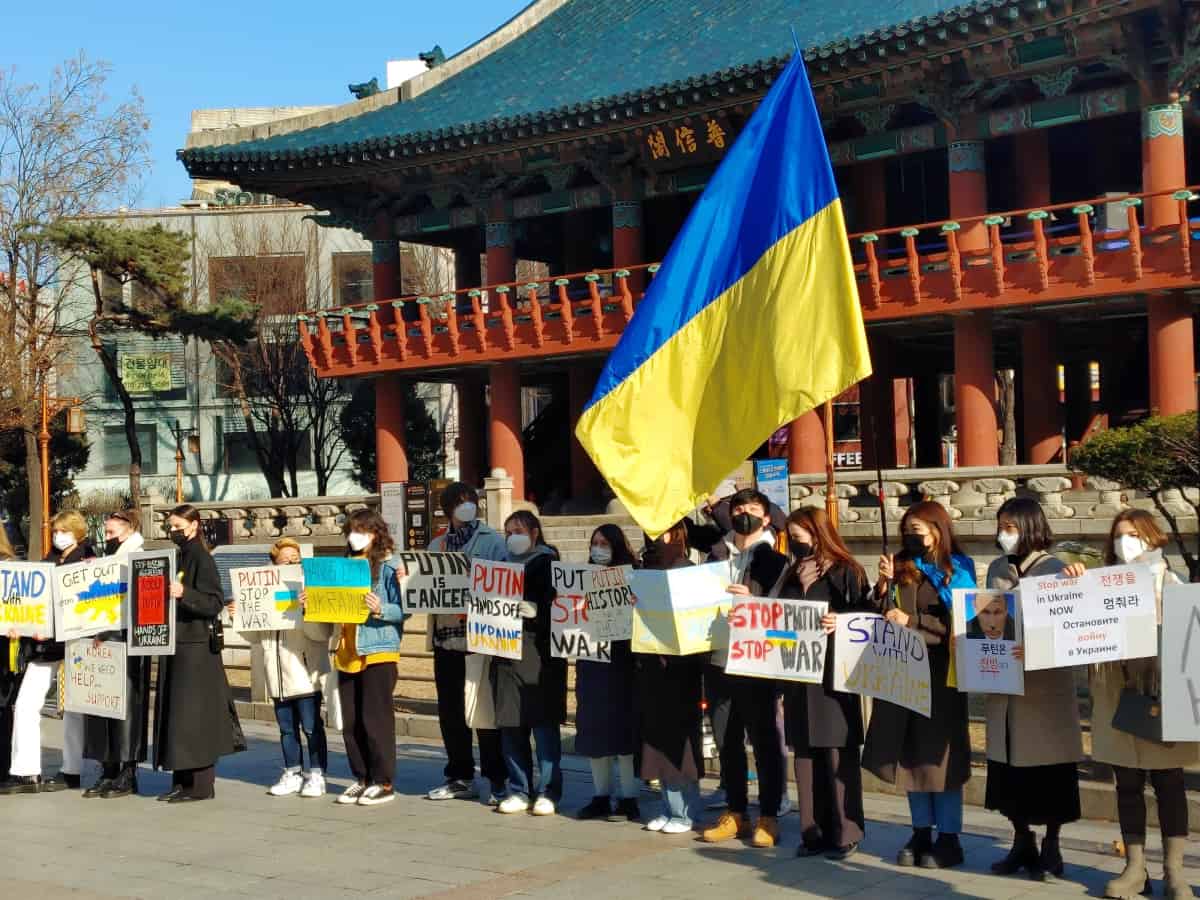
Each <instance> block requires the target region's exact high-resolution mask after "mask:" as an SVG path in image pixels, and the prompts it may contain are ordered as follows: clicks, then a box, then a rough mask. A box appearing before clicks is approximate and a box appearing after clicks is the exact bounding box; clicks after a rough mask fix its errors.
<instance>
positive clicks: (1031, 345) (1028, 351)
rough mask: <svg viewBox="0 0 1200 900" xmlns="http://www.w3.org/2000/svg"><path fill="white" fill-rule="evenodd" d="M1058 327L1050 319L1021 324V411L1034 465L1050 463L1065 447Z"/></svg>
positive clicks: (1027, 453)
mask: <svg viewBox="0 0 1200 900" xmlns="http://www.w3.org/2000/svg"><path fill="white" fill-rule="evenodd" d="M1056 352H1057V350H1056V347H1055V342H1054V327H1053V325H1052V324H1051V323H1050V322H1049V321H1044V320H1043V321H1040V322H1026V323H1025V324H1023V325H1022V326H1021V412H1022V418H1023V424H1024V430H1025V459H1024V462H1025V463H1026V464H1027V465H1031V466H1042V465H1045V464H1046V463H1049V462H1050V461H1052V460H1053V459H1054V457H1055V456H1056V455H1057V454H1058V451H1059V450H1060V449H1061V447H1062V422H1061V420H1060V417H1059V409H1058V371H1057V368H1058V366H1057V362H1056V360H1057V357H1056V355H1055V354H1056Z"/></svg>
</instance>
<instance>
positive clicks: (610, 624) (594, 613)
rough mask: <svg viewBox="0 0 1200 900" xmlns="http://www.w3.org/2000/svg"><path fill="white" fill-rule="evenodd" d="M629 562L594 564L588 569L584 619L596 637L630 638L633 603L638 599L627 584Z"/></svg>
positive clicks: (630, 568)
mask: <svg viewBox="0 0 1200 900" xmlns="http://www.w3.org/2000/svg"><path fill="white" fill-rule="evenodd" d="M632 574H633V567H632V566H615V567H612V568H596V569H593V570H592V571H591V572H590V573H588V578H587V582H586V584H587V590H586V591H584V602H585V605H586V607H587V621H588V625H589V626H590V627H591V630H592V634H593V636H594V637H595V639H596V640H597V641H628V640H630V639H632V638H633V607H634V604H635V603H636V602H637V600H636V598H635V597H634V595H633V588H631V587H630V586H629V577H630V576H631V575H632Z"/></svg>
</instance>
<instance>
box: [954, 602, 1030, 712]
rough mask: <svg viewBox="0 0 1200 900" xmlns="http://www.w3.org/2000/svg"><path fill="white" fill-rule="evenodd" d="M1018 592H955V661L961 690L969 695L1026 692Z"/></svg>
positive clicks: (1020, 693) (1022, 693) (1019, 693)
mask: <svg viewBox="0 0 1200 900" xmlns="http://www.w3.org/2000/svg"><path fill="white" fill-rule="evenodd" d="M1020 645H1021V615H1020V607H1019V605H1018V603H1017V595H1016V594H1014V593H1011V592H1009V593H1006V592H1004V591H975V590H957V591H955V592H954V664H955V667H956V669H955V671H956V673H957V678H956V680H957V683H958V689H959V690H960V691H962V692H963V693H967V694H1018V695H1024V693H1025V666H1024V665H1023V664H1022V663H1021V661H1020V660H1019V659H1017V658H1016V656H1015V655H1014V651H1015V649H1016V648H1017V647H1019V646H1020Z"/></svg>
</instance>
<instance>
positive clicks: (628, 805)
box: [608, 798, 642, 822]
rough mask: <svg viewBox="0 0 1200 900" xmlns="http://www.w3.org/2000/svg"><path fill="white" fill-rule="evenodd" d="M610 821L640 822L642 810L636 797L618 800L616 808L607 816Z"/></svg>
mask: <svg viewBox="0 0 1200 900" xmlns="http://www.w3.org/2000/svg"><path fill="white" fill-rule="evenodd" d="M608 821H610V822H640V821H642V810H641V808H640V807H639V806H638V802H637V800H636V799H633V798H631V799H628V800H618V801H617V808H616V809H615V810H613V812H612V815H610V816H609V817H608Z"/></svg>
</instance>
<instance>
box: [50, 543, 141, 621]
mask: <svg viewBox="0 0 1200 900" xmlns="http://www.w3.org/2000/svg"><path fill="white" fill-rule="evenodd" d="M124 570H125V560H123V559H122V558H121V557H119V556H107V557H104V558H102V559H93V560H89V561H88V562H81V563H72V564H71V565H69V566H57V567H56V568H55V569H54V579H53V580H54V593H55V598H54V634H55V637H57V639H58V640H60V641H72V640H74V639H75V638H81V637H91V636H92V635H93V634H99V633H100V632H102V631H119V630H121V629H122V628H124V627H125V623H124V615H123V613H124V610H123V609H122V607H124V605H125V571H124Z"/></svg>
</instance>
